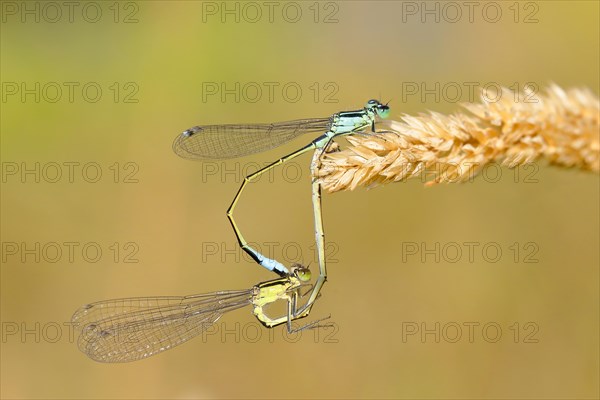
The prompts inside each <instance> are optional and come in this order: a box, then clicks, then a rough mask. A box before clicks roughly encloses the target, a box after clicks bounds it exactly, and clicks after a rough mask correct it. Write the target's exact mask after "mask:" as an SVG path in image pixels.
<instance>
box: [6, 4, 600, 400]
mask: <svg viewBox="0 0 600 400" xmlns="http://www.w3.org/2000/svg"><path fill="white" fill-rule="evenodd" d="M48 4H50V5H48ZM52 4H54V5H52ZM469 4H471V5H465V4H464V3H462V2H458V3H445V2H427V3H422V2H393V1H385V2H376V1H373V2H371V1H351V2H350V1H348V2H346V1H340V2H318V3H317V2H295V3H285V2H273V3H266V2H253V3H244V2H227V3H223V2H195V1H181V2H169V3H167V2H165V1H152V2H139V3H132V2H122V3H113V2H81V3H80V2H74V3H73V8H69V7H71V6H66V5H64V4H62V3H60V2H59V3H39V2H29V3H25V2H3V3H2V31H1V42H0V43H1V53H0V55H1V75H2V77H1V80H2V103H1V107H2V110H1V124H2V125H1V133H2V143H1V145H2V146H1V148H2V149H1V156H2V172H3V177H2V227H1V233H2V246H3V248H2V267H1V278H2V282H1V297H2V305H1V312H2V316H1V319H2V342H1V345H2V351H1V368H2V369H1V395H2V397H3V398H140V399H142V398H143V399H145V398H550V397H551V398H598V396H599V389H598V384H599V383H598V373H599V365H598V353H599V347H598V337H599V324H598V322H599V317H598V315H599V310H598V308H599V307H598V304H599V298H598V291H599V289H598V282H599V274H598V266H599V254H598V253H599V251H598V242H599V229H598V226H599V215H598V214H599V209H598V195H599V181H598V176H597V175H595V174H592V173H586V172H582V171H579V170H568V169H559V168H553V167H547V166H546V165H545V164H544V163H543V162H540V163H538V164H536V165H535V166H532V167H530V169H528V168H521V169H519V170H516V171H512V170H508V169H504V168H502V169H492V170H490V171H489V174H488V175H487V176H486V177H479V178H478V179H476V180H475V181H474V182H472V183H467V184H463V185H441V186H437V187H433V188H427V189H426V188H424V187H423V185H422V182H418V181H411V182H408V183H403V184H395V185H388V186H385V187H381V188H377V189H375V190H370V191H367V190H364V189H360V190H357V191H355V192H344V193H337V194H332V195H327V194H324V196H323V205H324V218H325V230H326V234H327V236H326V238H327V241H328V243H329V245H328V251H327V253H328V257H329V281H328V283H327V284H326V286H325V287H324V290H323V295H322V297H321V298H320V299H319V301H318V302H317V304H316V306H315V307H314V308H313V313H312V314H311V316H310V317H309V320H308V321H310V320H314V319H316V318H322V317H325V316H327V315H329V314H331V316H332V318H331V321H333V322H335V323H336V330H335V331H326V330H318V331H313V332H307V331H305V332H303V333H302V335H301V336H300V337H292V336H288V335H287V334H286V332H285V330H284V328H281V327H280V328H276V329H275V330H272V331H268V330H264V329H262V328H259V326H258V324H257V322H256V320H255V319H254V318H253V317H252V315H251V312H250V309H249V308H246V309H243V310H238V311H235V312H233V313H231V314H229V315H226V316H225V317H224V318H223V319H222V320H221V321H219V323H218V324H217V326H216V327H215V330H214V331H211V332H210V334H207V335H205V336H204V337H199V338H197V339H195V340H193V341H191V342H189V343H186V344H185V345H183V346H180V347H178V348H176V349H173V350H170V351H168V352H167V353H165V354H162V355H159V356H156V357H151V358H149V359H147V360H144V361H140V362H136V363H130V364H123V365H103V364H98V363H95V362H93V361H91V360H89V359H88V358H87V357H85V356H84V355H83V354H82V353H80V352H79V351H78V349H77V346H76V344H75V343H74V340H75V339H74V338H73V337H72V334H71V331H70V329H69V326H68V321H69V319H70V316H71V314H72V312H73V311H74V310H75V309H76V308H77V307H79V306H80V305H82V304H85V303H88V302H92V301H97V300H102V299H108V298H116V297H129V296H148V295H184V294H192V293H202V292H210V291H215V290H225V289H242V288H248V287H251V286H252V285H254V284H256V283H258V282H261V281H264V280H267V279H271V278H273V277H274V276H273V275H272V274H271V273H269V272H268V271H266V270H263V269H261V268H260V267H259V266H256V265H254V264H253V263H252V262H251V261H250V260H248V259H247V258H246V257H245V256H242V255H241V253H240V252H239V251H238V250H237V248H236V243H235V240H234V235H233V232H232V231H231V229H230V227H229V224H228V222H227V219H226V217H225V210H226V208H227V206H228V205H229V202H230V201H231V199H232V198H233V195H234V194H235V192H236V191H237V188H238V186H239V184H240V182H241V179H242V175H243V174H244V173H249V172H252V171H253V170H255V169H256V167H257V166H258V165H264V164H265V163H267V162H268V161H271V160H274V159H276V158H277V157H279V156H280V155H283V154H286V153H287V152H289V151H291V150H293V149H295V148H297V147H298V146H300V145H302V144H304V143H307V142H308V141H309V140H311V138H310V137H304V138H302V139H298V140H296V141H294V142H293V143H290V144H288V145H286V146H284V147H282V148H279V149H276V150H272V151H270V152H267V153H263V154H259V155H256V156H252V157H248V158H243V159H238V160H229V161H227V162H209V163H200V162H190V161H186V160H183V159H181V158H178V157H177V156H176V155H175V154H174V153H173V152H172V151H171V143H172V140H173V139H174V137H175V136H176V135H177V134H178V133H179V132H181V131H182V130H184V129H186V128H188V127H190V126H193V125H197V124H210V123H233V122H271V121H273V122H274V121H283V120H288V119H296V118H304V117H321V116H328V115H330V114H332V113H334V112H336V111H340V110H348V109H355V108H359V107H362V105H363V104H364V102H365V101H366V100H368V99H370V98H373V97H375V98H381V99H382V100H384V101H387V100H389V99H391V100H392V101H391V103H390V105H391V106H392V117H393V118H396V119H397V118H399V117H400V115H401V114H403V113H408V114H416V113H418V112H422V111H425V110H435V111H439V112H443V113H449V112H453V111H458V110H459V109H460V103H461V102H466V101H469V100H472V99H470V94H471V91H470V90H469V88H470V87H473V85H474V84H477V85H480V86H482V85H492V86H494V85H504V86H508V87H512V88H519V89H522V88H523V87H524V85H526V84H534V85H537V87H538V88H539V90H540V91H541V90H543V88H544V87H545V86H547V85H548V84H549V83H550V82H556V83H557V84H559V85H561V86H563V87H571V86H585V87H590V88H591V89H592V90H593V91H594V92H595V93H598V86H599V73H598V72H599V19H598V15H599V5H598V2H594V1H580V2H577V1H570V2H566V1H565V2H562V1H542V2H497V3H491V4H490V3H486V2H472V3H469ZM427 10H429V12H428V11H427ZM270 12H271V13H270ZM222 85H225V87H224V88H223V87H222ZM236 85H237V86H236ZM415 85H416V86H415ZM421 85H424V86H421ZM436 85H437V86H436ZM414 87H417V88H419V90H418V91H417V92H416V93H415V92H414V91H411V90H412V89H413V88H414ZM456 87H459V88H462V90H463V91H462V92H461V93H457V92H455V91H453V90H454V89H455V88H456ZM70 88H72V92H70ZM269 88H272V92H270V89H269ZM444 88H445V89H444ZM222 89H225V90H226V91H227V90H228V92H226V93H225V94H223V91H222ZM257 89H260V90H258V91H257ZM409 89H411V90H409ZM423 89H425V90H423ZM427 89H429V90H430V92H427V91H426V90H427ZM98 90H100V92H98ZM475 91H476V90H473V92H475ZM215 92H216V93H215ZM97 93H100V95H99V96H98V94H97ZM427 93H429V94H427ZM308 163H309V156H304V157H303V158H301V159H299V160H297V161H295V162H294V164H292V165H291V166H290V167H288V168H286V169H280V170H278V171H276V172H275V173H274V174H272V175H271V176H269V177H265V178H263V179H261V180H260V181H259V182H258V183H256V184H253V185H251V186H250V187H249V188H248V189H247V191H246V192H245V194H244V196H243V197H242V199H241V202H240V205H239V207H238V209H237V217H238V221H239V224H240V227H241V229H242V231H243V232H244V234H245V236H246V238H247V239H248V240H249V241H252V242H255V243H257V245H258V247H259V248H260V249H261V250H263V251H264V252H265V253H266V254H267V255H269V256H273V257H276V258H278V259H280V260H282V261H284V263H285V264H288V265H289V264H290V263H292V262H294V261H301V262H303V263H305V264H308V263H311V262H312V264H311V266H313V268H316V264H315V261H314V259H315V256H314V244H313V233H312V232H313V231H312V219H311V218H312V213H311V208H310V184H309V176H308ZM537 167H539V168H537ZM28 170H29V171H33V172H29V173H27V171H28ZM36 171H37V172H36ZM98 172H99V173H101V176H99V177H98V178H96V174H97V173H98ZM498 172H500V174H501V175H500V176H498V177H497V176H496V174H497V173H498ZM36 174H37V175H36ZM57 174H58V175H57ZM96 180H97V181H96ZM93 181H96V182H93ZM471 242H474V243H475V244H473V245H472V246H473V248H474V252H473V254H472V256H470V255H469V249H470V248H471V247H469V246H471V245H469V244H465V243H471ZM36 246H37V247H36ZM415 246H416V249H417V250H416V252H415ZM484 248H485V249H486V251H483V249H484ZM57 249H59V250H60V251H61V253H60V254H59V253H57ZM69 249H73V252H72V254H69ZM84 249H85V250H84ZM98 249H100V250H101V252H102V253H101V255H99V256H96V253H95V252H96V251H97V250H98ZM457 249H458V250H457ZM497 249H500V251H501V254H499V255H498V256H497V255H496V253H495V250H497ZM457 251H460V253H457ZM127 261H137V262H127ZM305 321H307V320H305ZM303 322H304V321H303ZM498 329H500V330H498Z"/></svg>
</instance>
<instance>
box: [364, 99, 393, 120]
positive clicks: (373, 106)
mask: <svg viewBox="0 0 600 400" xmlns="http://www.w3.org/2000/svg"><path fill="white" fill-rule="evenodd" d="M388 103H389V102H388ZM388 103H385V104H381V103H380V102H379V100H375V99H371V100H369V101H368V102H367V105H366V108H367V109H369V110H371V111H373V112H374V113H375V114H377V116H379V118H383V119H385V118H387V117H389V115H390V107H389V106H388Z"/></svg>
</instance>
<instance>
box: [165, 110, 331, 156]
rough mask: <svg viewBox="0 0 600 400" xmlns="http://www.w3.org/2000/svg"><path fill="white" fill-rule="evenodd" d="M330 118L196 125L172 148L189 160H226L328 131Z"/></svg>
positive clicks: (181, 135)
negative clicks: (307, 135) (313, 133)
mask: <svg viewBox="0 0 600 400" xmlns="http://www.w3.org/2000/svg"><path fill="white" fill-rule="evenodd" d="M331 121H332V119H331V117H330V118H313V119H300V120H296V121H287V122H278V123H274V124H254V125H252V124H248V125H206V126H194V127H193V128H190V129H188V130H186V131H184V132H183V133H181V134H180V135H179V136H177V137H176V138H175V141H174V142H173V151H174V152H175V153H176V154H177V155H179V156H181V157H183V158H189V159H194V160H196V159H223V158H236V157H242V156H247V155H250V154H255V153H260V152H263V151H267V150H270V149H272V148H275V147H277V146H281V145H282V144H284V143H286V142H289V141H290V140H292V139H294V138H296V137H298V136H300V135H303V134H305V133H309V132H319V133H321V134H323V133H325V132H327V131H328V130H329V128H330V126H331Z"/></svg>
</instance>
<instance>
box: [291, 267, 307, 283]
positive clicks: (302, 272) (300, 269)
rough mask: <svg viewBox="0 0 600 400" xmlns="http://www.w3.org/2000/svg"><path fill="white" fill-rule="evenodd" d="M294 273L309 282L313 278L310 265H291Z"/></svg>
mask: <svg viewBox="0 0 600 400" xmlns="http://www.w3.org/2000/svg"><path fill="white" fill-rule="evenodd" d="M291 271H292V275H293V276H295V277H296V278H298V279H299V280H301V281H302V282H308V281H310V278H311V272H310V269H308V267H305V266H303V265H302V264H294V265H292V267H291Z"/></svg>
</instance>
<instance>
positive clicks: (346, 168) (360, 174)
mask: <svg viewBox="0 0 600 400" xmlns="http://www.w3.org/2000/svg"><path fill="white" fill-rule="evenodd" d="M499 97H500V98H499V100H498V101H490V100H488V99H486V96H484V95H483V93H482V96H481V98H482V100H481V103H480V104H466V105H463V106H464V107H465V108H466V109H467V110H468V111H469V112H470V114H465V113H456V114H451V115H443V114H439V113H436V112H430V113H428V114H420V115H418V116H416V117H415V116H410V115H404V116H402V120H401V121H400V122H399V121H389V122H385V123H383V126H384V130H382V131H380V132H378V133H377V134H375V135H373V134H354V135H352V136H348V137H347V140H348V142H350V144H351V146H350V147H348V148H347V149H345V150H342V151H339V152H331V153H327V154H325V155H324V156H323V158H322V160H321V161H322V162H321V164H320V166H319V168H317V169H315V170H314V171H313V174H314V175H315V177H316V178H317V179H318V180H319V181H320V183H321V185H322V187H323V188H324V189H325V190H326V191H328V192H337V191H340V190H353V189H355V188H356V187H359V186H366V187H374V186H378V185H382V184H386V183H389V182H398V181H404V180H407V179H410V178H415V177H421V178H423V177H426V178H427V179H424V180H425V181H426V183H425V184H426V185H434V184H436V183H441V182H447V183H451V182H452V183H454V182H464V181H467V180H470V179H472V178H473V177H474V176H475V175H477V173H478V172H480V171H481V169H483V168H484V167H485V166H486V165H487V164H489V163H492V162H495V163H499V164H501V165H504V166H507V167H509V168H514V167H517V166H519V165H523V164H526V163H530V162H533V161H535V160H546V161H547V162H548V163H550V164H553V165H558V166H563V167H574V168H581V169H584V170H589V171H594V172H598V170H599V167H600V163H599V160H600V145H599V136H600V102H599V100H598V97H597V96H596V95H595V94H593V93H592V92H591V91H590V90H589V89H585V88H584V89H581V88H573V89H568V90H566V91H565V90H563V89H561V88H560V87H559V86H557V85H551V86H550V87H549V88H548V89H547V91H546V93H545V94H542V95H534V94H533V93H514V92H512V91H510V90H508V89H502V95H501V96H499Z"/></svg>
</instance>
